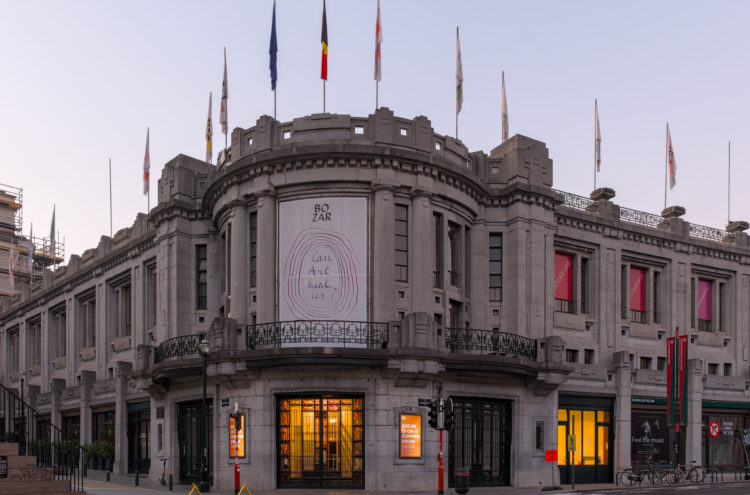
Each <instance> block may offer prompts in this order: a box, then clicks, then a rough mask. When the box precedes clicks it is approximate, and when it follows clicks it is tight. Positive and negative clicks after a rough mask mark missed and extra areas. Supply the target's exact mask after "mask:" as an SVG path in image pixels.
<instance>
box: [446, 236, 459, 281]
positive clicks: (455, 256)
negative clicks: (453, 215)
mask: <svg viewBox="0 0 750 495" xmlns="http://www.w3.org/2000/svg"><path fill="white" fill-rule="evenodd" d="M448 244H449V245H450V249H451V266H450V268H449V270H448V272H449V273H450V277H451V285H452V286H454V287H461V226H460V225H458V224H455V223H453V222H448Z"/></svg>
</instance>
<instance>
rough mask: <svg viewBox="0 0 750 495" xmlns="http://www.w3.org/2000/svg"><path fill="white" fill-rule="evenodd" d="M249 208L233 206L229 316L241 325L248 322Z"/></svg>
mask: <svg viewBox="0 0 750 495" xmlns="http://www.w3.org/2000/svg"><path fill="white" fill-rule="evenodd" d="M249 221H250V220H249V218H248V214H247V209H246V208H245V207H244V206H235V207H233V208H232V244H231V246H232V252H231V260H230V263H231V265H230V266H231V267H232V278H231V281H230V284H231V292H232V304H231V314H229V315H227V316H228V317H230V318H232V319H234V320H236V321H237V322H238V323H239V324H240V325H245V324H247V295H248V290H249V287H250V285H249V284H248V265H249V264H250V261H249V260H250V258H249V253H250V251H249V249H248V231H247V228H248V222H249Z"/></svg>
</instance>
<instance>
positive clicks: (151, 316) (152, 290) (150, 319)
mask: <svg viewBox="0 0 750 495" xmlns="http://www.w3.org/2000/svg"><path fill="white" fill-rule="evenodd" d="M143 273H144V278H143V283H144V299H143V305H144V312H143V316H144V321H143V324H144V328H145V329H146V330H147V331H148V330H151V329H153V328H154V327H155V326H156V262H155V261H154V262H151V263H148V264H147V265H144V268H143Z"/></svg>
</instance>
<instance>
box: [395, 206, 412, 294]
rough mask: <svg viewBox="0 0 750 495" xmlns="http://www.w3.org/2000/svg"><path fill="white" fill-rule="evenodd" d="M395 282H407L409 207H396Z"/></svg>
mask: <svg viewBox="0 0 750 495" xmlns="http://www.w3.org/2000/svg"><path fill="white" fill-rule="evenodd" d="M395 227H396V229H395V230H396V238H395V245H396V252H395V256H396V281H398V282H408V281H409V207H408V206H404V205H396V226H395Z"/></svg>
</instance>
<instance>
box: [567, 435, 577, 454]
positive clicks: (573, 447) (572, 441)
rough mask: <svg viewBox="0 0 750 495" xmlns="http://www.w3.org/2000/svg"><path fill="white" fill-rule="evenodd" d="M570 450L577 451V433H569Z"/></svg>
mask: <svg viewBox="0 0 750 495" xmlns="http://www.w3.org/2000/svg"><path fill="white" fill-rule="evenodd" d="M568 450H569V451H570V452H575V451H576V436H575V435H568Z"/></svg>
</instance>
